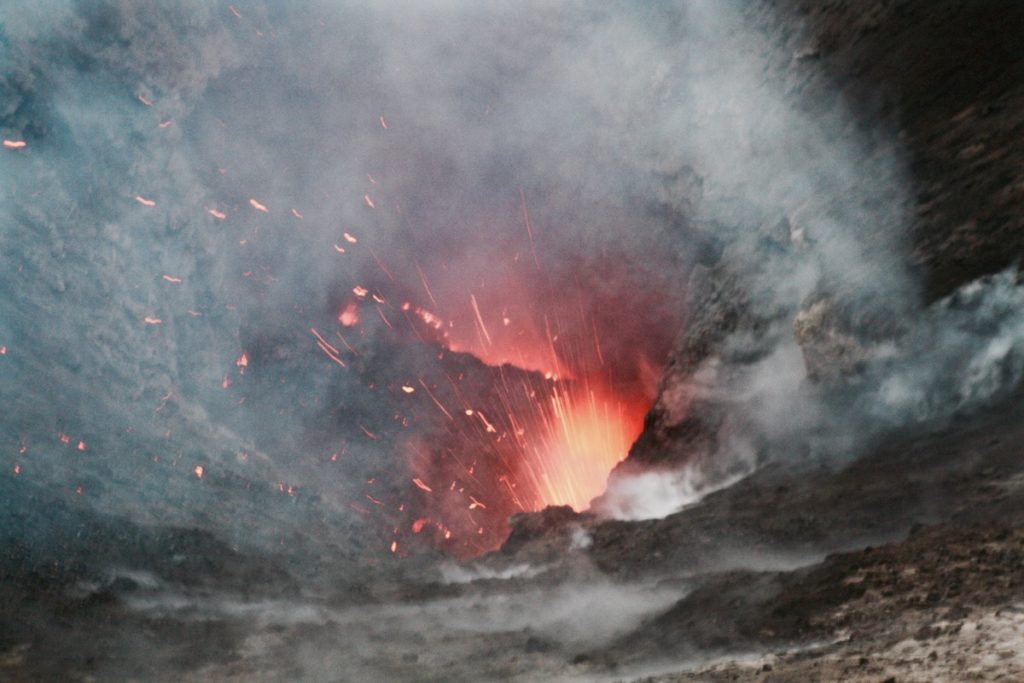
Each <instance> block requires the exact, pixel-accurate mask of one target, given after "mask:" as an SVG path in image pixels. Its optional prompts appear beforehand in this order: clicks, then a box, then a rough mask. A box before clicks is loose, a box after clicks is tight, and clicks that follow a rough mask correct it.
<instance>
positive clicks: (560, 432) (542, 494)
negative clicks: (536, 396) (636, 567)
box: [521, 386, 646, 510]
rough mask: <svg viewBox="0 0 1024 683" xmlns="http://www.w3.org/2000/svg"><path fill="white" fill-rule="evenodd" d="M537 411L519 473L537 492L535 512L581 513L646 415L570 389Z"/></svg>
mask: <svg viewBox="0 0 1024 683" xmlns="http://www.w3.org/2000/svg"><path fill="white" fill-rule="evenodd" d="M538 408H539V412H541V413H542V420H543V424H542V425H541V429H540V430H539V431H540V434H539V438H538V439H537V442H536V443H532V444H529V445H526V449H525V452H524V456H525V458H524V462H523V466H522V467H521V473H522V474H523V475H526V476H527V477H528V478H529V480H530V483H531V484H532V486H533V488H534V489H535V491H536V496H537V500H536V504H535V506H534V507H543V506H546V505H570V506H572V507H573V508H574V509H575V510H585V509H586V508H587V507H588V506H589V504H590V501H591V500H592V499H593V498H594V497H595V496H598V495H600V494H601V493H602V492H603V491H604V487H605V484H606V483H607V479H608V473H609V472H611V470H612V468H613V467H615V465H617V464H618V463H619V462H620V461H621V460H622V459H623V458H625V457H626V454H627V453H628V452H629V447H630V445H631V444H632V443H633V441H634V440H635V439H636V437H637V436H639V434H640V430H641V428H642V426H643V418H644V413H645V412H646V409H645V407H644V405H633V406H629V405H626V404H624V403H623V402H622V401H621V400H619V399H617V398H615V397H612V396H607V395H604V393H603V392H601V391H596V390H588V389H587V388H586V387H582V388H581V389H580V390H577V389H576V388H575V387H574V386H569V387H566V388H565V389H563V390H557V391H556V392H555V395H554V396H553V397H552V398H551V399H550V400H549V404H548V405H547V406H544V405H541V406H538Z"/></svg>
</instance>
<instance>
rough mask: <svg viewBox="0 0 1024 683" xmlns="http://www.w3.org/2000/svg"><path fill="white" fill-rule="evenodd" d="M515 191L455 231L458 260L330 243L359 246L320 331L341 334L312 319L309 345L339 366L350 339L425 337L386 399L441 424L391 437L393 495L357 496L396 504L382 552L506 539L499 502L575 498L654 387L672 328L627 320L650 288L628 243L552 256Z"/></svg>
mask: <svg viewBox="0 0 1024 683" xmlns="http://www.w3.org/2000/svg"><path fill="white" fill-rule="evenodd" d="M519 198H520V202H521V206H520V207H519V211H518V212H517V213H518V216H515V215H514V214H512V215H511V216H509V217H508V218H507V219H506V221H505V222H501V221H499V222H497V223H495V222H493V221H492V222H490V224H489V227H488V229H487V230H484V231H481V232H480V233H479V239H477V240H476V241H475V242H474V243H472V244H468V245H467V244H462V245H460V251H461V253H470V254H472V261H471V262H466V261H465V260H464V258H463V257H460V255H459V254H456V255H455V256H454V257H453V258H446V257H443V256H441V257H438V256H436V250H434V252H435V253H434V255H433V258H431V254H430V253H428V254H426V256H427V258H428V259H430V260H425V261H424V262H422V263H421V262H420V260H419V259H414V260H413V261H412V263H403V260H405V259H407V256H406V255H405V253H397V254H394V255H391V254H389V253H387V252H378V251H376V250H375V245H373V244H372V243H370V242H369V240H367V239H363V238H361V237H358V236H356V235H353V234H351V233H349V232H345V233H344V235H343V239H344V243H345V245H346V247H345V248H344V251H343V252H341V251H339V253H342V254H343V255H344V256H345V257H346V258H348V259H360V256H361V255H362V257H363V267H362V268H361V269H360V268H355V269H353V270H354V272H356V273H360V275H359V276H358V277H359V279H358V281H355V280H353V281H351V282H348V281H346V282H345V283H344V285H343V288H344V289H343V291H344V292H346V295H345V296H344V297H342V298H341V299H340V300H338V299H336V301H339V303H337V304H336V305H335V307H334V318H335V320H336V322H337V327H338V329H337V330H336V332H335V333H334V335H331V336H334V337H335V338H336V340H337V342H340V343H335V342H333V341H330V340H328V339H327V338H325V337H324V335H323V331H322V330H318V329H316V328H314V334H315V335H316V338H315V341H316V343H317V345H318V346H319V348H320V350H321V351H323V352H324V353H325V354H326V355H327V356H328V357H329V358H330V359H331V360H332V361H334V362H335V363H336V364H337V365H339V366H341V368H342V370H344V369H345V368H347V364H348V362H349V361H350V360H351V359H353V358H356V357H358V354H359V353H360V350H359V345H360V343H361V342H360V340H362V339H372V340H373V341H372V344H375V345H381V344H383V345H385V346H393V347H396V348H410V347H418V348H433V349H434V351H433V352H431V354H432V358H433V360H434V362H433V365H434V366H435V367H433V368H431V369H430V370H429V372H426V371H424V372H421V373H420V374H419V376H415V377H414V376H409V377H405V378H403V379H402V380H401V382H399V383H398V384H397V385H396V386H393V387H391V389H392V390H393V393H394V395H395V396H396V397H398V399H399V401H400V403H399V405H400V406H410V405H413V406H416V408H399V410H400V411H404V410H409V411H410V414H415V415H421V414H422V411H424V410H426V411H429V412H430V413H431V414H432V417H433V418H434V419H438V420H440V422H441V424H443V428H441V429H439V430H428V431H427V433H418V434H417V435H416V436H415V437H411V438H403V437H402V436H401V435H399V437H397V441H398V442H399V443H402V444H403V445H402V449H403V450H404V451H405V460H406V462H407V464H408V467H409V473H408V476H407V477H406V479H407V481H408V482H409V485H408V487H407V489H408V490H407V493H408V495H407V496H402V495H399V497H400V498H401V500H398V501H390V500H388V501H385V500H383V499H381V498H379V497H378V495H377V494H373V495H371V494H369V493H368V494H367V495H368V497H369V500H370V501H371V502H372V503H373V504H374V506H375V507H377V508H384V509H387V508H389V507H390V508H395V507H397V509H398V512H399V513H400V514H399V515H398V516H397V517H396V516H394V515H390V514H385V515H384V516H385V518H386V522H385V525H386V526H388V527H389V528H390V529H392V532H393V533H392V537H393V540H392V542H391V545H390V548H391V551H392V552H394V553H398V554H402V553H404V552H405V551H406V549H407V548H408V547H409V544H408V541H409V540H410V539H411V537H416V539H417V540H416V541H415V543H422V541H421V540H419V539H424V538H430V539H433V540H434V541H436V542H437V543H440V544H441V545H442V546H443V547H445V548H447V549H449V550H450V551H451V552H453V553H455V554H456V555H459V556H467V555H473V554H477V553H479V552H483V551H487V550H491V549H494V548H496V547H498V546H499V545H500V544H501V542H503V541H504V539H505V538H506V537H507V535H508V531H509V526H508V520H509V517H510V516H511V515H513V514H516V513H519V512H532V511H536V510H540V509H542V508H544V507H546V506H549V505H568V506H571V507H572V508H573V509H575V510H577V511H582V510H585V509H587V507H588V505H589V503H590V501H591V500H592V499H593V498H594V497H596V496H598V495H599V494H601V493H602V492H603V490H604V487H605V484H606V481H607V477H608V474H609V472H610V471H611V470H612V468H613V467H615V465H616V464H617V463H618V462H620V461H621V460H622V459H623V458H625V456H626V455H627V453H628V451H629V447H630V445H631V444H632V442H633V440H634V439H635V438H636V437H637V435H638V434H639V433H640V431H641V428H642V426H643V418H644V415H645V413H646V411H647V409H648V407H649V405H650V401H651V400H652V398H653V395H654V390H655V386H654V385H655V380H656V377H657V376H658V373H659V372H660V370H661V367H660V359H663V358H664V357H665V355H666V353H667V350H668V343H669V341H670V340H669V339H668V338H667V337H664V336H658V335H653V336H652V335H642V334H640V332H639V331H640V329H642V328H643V327H644V326H645V325H646V324H649V322H648V321H647V317H648V316H652V315H654V316H656V315H659V314H663V310H662V308H663V306H664V304H661V302H660V300H659V299H660V297H659V293H658V292H657V291H651V290H652V288H651V287H650V283H649V282H647V283H645V282H644V281H643V280H642V277H641V272H642V271H641V270H639V269H636V268H634V267H633V265H634V264H632V263H631V261H630V258H629V256H628V254H626V255H619V256H618V258H615V257H614V256H612V255H610V254H600V255H598V256H596V257H594V256H588V255H587V254H586V253H585V252H583V253H580V254H571V253H570V254H569V258H565V254H566V251H565V249H564V248H560V249H559V252H558V253H559V255H560V256H559V257H558V258H553V257H549V256H548V255H547V254H546V252H545V251H544V247H545V237H546V236H545V233H544V229H543V227H541V228H540V229H538V228H537V226H535V225H534V224H533V220H532V219H531V216H530V214H529V212H528V210H527V206H526V197H525V194H524V193H520V197H519ZM385 202H386V199H383V198H379V199H377V200H375V204H374V206H373V207H372V208H374V209H379V208H383V207H386V203H385ZM368 206H369V205H368ZM512 216H514V218H513V217H512ZM361 250H362V252H361ZM421 256H422V255H421ZM367 343H371V342H367ZM467 362H468V363H469V365H467ZM417 411H419V412H417ZM403 414H404V413H403ZM396 417H397V414H396ZM412 421H413V422H422V420H421V419H420V418H418V417H413V418H412ZM409 423H410V421H409V418H408V417H407V416H406V417H403V418H402V419H400V420H397V421H396V422H395V424H397V425H398V427H397V429H399V430H400V431H401V430H402V429H403V428H405V427H408V426H409ZM363 431H364V433H365V434H366V436H367V438H373V439H377V438H378V437H379V435H378V434H377V433H374V432H371V431H369V430H367V429H365V428H363ZM392 474H393V473H392ZM369 483H370V485H371V486H372V485H374V484H376V482H375V481H371V482H369ZM359 509H361V510H366V511H367V513H369V510H368V509H367V508H365V507H362V506H360V508H359Z"/></svg>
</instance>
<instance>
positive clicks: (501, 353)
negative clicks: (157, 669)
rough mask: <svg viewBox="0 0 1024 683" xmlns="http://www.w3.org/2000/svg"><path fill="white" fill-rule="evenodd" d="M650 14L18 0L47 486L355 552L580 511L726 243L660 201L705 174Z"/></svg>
mask: <svg viewBox="0 0 1024 683" xmlns="http://www.w3.org/2000/svg"><path fill="white" fill-rule="evenodd" d="M653 20H654V17H652V16H650V15H649V13H648V12H647V11H645V10H641V9H623V8H620V9H618V10H615V11H611V10H608V11H606V10H594V9H587V10H583V9H582V8H571V7H569V6H563V7H555V6H549V5H547V4H546V3H538V4H536V5H535V6H532V7H529V8H527V7H518V8H513V7H506V8H491V9H490V10H487V11H484V10H483V9H482V8H481V9H477V8H474V7H470V6H466V5H462V4H459V3H455V4H450V3H439V4H434V5H431V6H430V7H425V6H424V7H415V6H408V7H406V6H398V5H394V6H386V5H385V6H373V7H360V6H355V5H353V6H348V5H340V4H337V3H323V4H314V5H305V6H303V7H301V8H300V7H297V6H290V5H280V4H276V3H270V4H266V5H262V4H258V3H253V4H246V5H242V4H237V5H226V4H225V5H216V6H213V5H210V6H190V7H185V6H179V5H165V4H154V3H148V4H147V3H143V4H139V3H114V2H111V3H98V4H93V5H82V6H72V5H67V4H66V3H61V2H46V3H15V5H12V6H10V7H8V8H6V9H5V10H4V13H3V26H4V31H5V37H6V40H5V48H4V50H5V51H4V58H3V59H4V62H3V64H4V69H5V74H6V79H5V81H4V88H5V98H6V101H7V102H8V105H7V108H6V114H5V118H4V121H3V125H4V130H3V135H4V137H5V139H7V140H8V141H9V142H10V144H6V145H5V149H4V150H3V151H4V156H3V161H2V163H3V165H4V169H5V175H6V177H7V178H8V179H9V182H7V183H5V184H4V187H3V192H4V208H3V211H4V214H5V220H6V222H7V224H8V225H9V226H10V227H9V229H8V230H6V231H5V234H4V238H3V239H4V249H3V258H4V263H5V267H4V276H3V278H4V287H5V289H6V291H7V292H8V296H6V297H4V302H3V304H2V305H3V306H4V315H3V316H2V323H0V343H3V344H4V349H5V354H4V358H3V361H4V364H5V368H4V370H3V371H4V372H5V373H6V374H7V375H8V377H9V378H10V379H9V381H5V382H4V383H3V392H4V395H3V398H4V401H5V404H6V405H8V406H11V409H10V410H9V411H7V412H6V414H5V418H4V419H5V424H6V425H7V429H6V430H5V433H6V434H7V437H8V439H9V441H10V443H9V444H8V448H9V449H11V450H13V451H15V452H18V453H19V456H20V457H18V458H17V459H16V462H13V463H12V464H11V467H12V468H13V467H17V468H18V472H17V474H18V476H19V479H18V485H19V486H21V487H22V489H23V492H27V490H28V489H30V488H32V487H41V488H46V489H50V490H57V491H62V492H63V493H62V494H60V495H67V496H71V498H70V500H71V501H72V503H73V504H74V505H82V506H86V507H89V508H93V509H98V510H102V511H105V512H110V513H114V514H127V515H129V516H132V517H140V518H141V519H146V520H162V521H165V522H176V523H182V524H196V523H198V524H200V525H202V526H211V527H212V528H215V529H217V530H218V531H219V532H220V533H225V534H227V535H228V537H230V538H232V539H234V540H235V541H237V542H238V543H241V544H243V545H255V546H261V545H263V544H266V543H276V542H277V541H278V540H279V539H280V537H281V534H285V535H287V534H288V533H291V532H290V531H288V530H289V529H308V525H309V524H310V523H312V524H314V526H316V527H324V529H325V533H328V532H327V531H326V529H329V528H332V527H337V528H339V529H343V530H344V531H342V532H341V533H340V534H338V533H333V532H331V533H328V535H329V536H331V537H333V538H335V539H347V538H348V536H349V535H350V534H352V533H356V532H355V531H353V529H363V530H364V531H360V532H358V533H360V534H362V533H366V534H369V538H372V539H373V540H371V541H368V545H363V544H359V547H360V548H362V549H361V550H358V551H357V550H353V549H352V548H351V547H350V545H349V544H348V542H347V540H339V541H338V543H339V545H340V546H341V547H343V548H344V549H345V550H346V552H352V553H354V554H353V556H352V557H353V559H354V560H355V559H356V558H357V557H358V558H361V559H360V560H359V561H377V560H378V559H379V558H380V556H381V553H383V554H384V555H385V556H387V555H390V554H391V553H392V552H394V553H395V554H399V555H400V554H402V553H404V552H405V548H406V546H407V543H412V542H413V541H416V542H420V541H418V540H417V539H432V540H431V541H430V542H429V543H426V546H427V547H432V546H433V543H434V541H439V542H441V543H442V544H443V545H445V546H446V547H449V548H451V549H452V550H453V551H456V552H458V553H459V554H466V553H476V552H479V551H481V550H485V549H491V548H494V547H496V546H497V545H498V544H499V543H500V542H501V540H502V539H503V538H504V535H505V534H506V533H507V518H508V516H509V515H510V514H512V513H515V512H521V511H531V510H537V509H540V508H542V507H544V506H545V505H549V504H567V505H571V506H573V507H574V508H576V509H585V508H586V507H587V506H588V504H589V501H590V499H591V498H593V497H595V496H597V495H599V494H600V493H601V492H602V491H603V489H604V486H605V481H606V477H607V475H608V473H609V472H610V471H611V469H612V468H613V467H614V466H615V465H616V463H618V462H619V461H620V460H621V459H623V458H624V457H625V456H626V454H627V452H628V449H629V446H630V444H631V443H632V441H633V440H634V439H635V438H636V436H637V435H638V434H639V433H640V430H641V427H642V422H643V416H644V414H645V413H646V410H647V408H648V407H649V406H650V404H651V402H652V401H653V400H654V395H655V387H656V382H657V378H658V376H659V374H660V372H661V369H662V366H663V365H664V362H665V359H666V357H667V355H668V352H669V350H670V349H671V345H672V341H673V339H674V338H675V335H676V333H677V331H678V328H679V324H680V321H681V319H682V315H683V304H682V298H683V294H682V292H683V287H682V282H683V278H684V275H685V273H686V270H687V269H688V268H689V267H690V265H692V263H694V262H695V260H696V259H697V258H699V257H700V253H699V252H700V246H699V244H698V245H697V246H692V247H691V246H683V245H684V244H685V241H684V239H682V238H683V237H685V235H686V234H688V231H689V230H690V229H691V226H690V223H689V221H690V219H689V217H688V216H687V215H686V213H685V211H684V209H685V206H682V205H680V204H678V202H676V203H668V202H666V201H665V199H664V197H667V196H668V192H669V191H670V190H671V191H673V196H675V197H676V198H677V199H678V198H679V197H680V196H682V195H680V194H678V193H677V192H675V191H676V190H679V189H683V190H685V192H688V193H689V195H688V196H691V197H693V198H696V196H697V194H699V184H700V181H699V179H698V178H697V176H696V175H695V174H693V172H692V171H689V170H687V169H685V168H684V169H682V170H680V169H679V168H677V167H675V166H673V165H669V166H665V165H664V163H662V162H661V161H659V160H658V159H657V158H656V157H655V158H652V156H651V155H652V153H654V152H655V151H656V146H657V142H656V140H655V138H657V137H660V135H661V133H659V132H658V131H656V130H651V129H649V126H650V124H651V122H652V121H654V120H655V119H654V118H652V116H653V112H652V111H651V110H650V109H649V107H648V104H649V103H650V101H651V98H657V97H660V96H662V95H664V94H666V93H667V92H669V90H670V89H671V88H672V87H673V86H672V83H671V79H669V78H668V74H669V71H667V69H669V64H668V63H666V62H665V61H664V59H662V58H661V57H659V55H658V50H659V45H658V44H657V40H658V39H657V38H656V37H654V36H645V33H646V31H647V30H648V28H649V27H650V25H651V22H652V21H653ZM617 35H621V36H622V37H631V38H640V37H643V40H641V41H640V42H636V41H632V40H631V41H626V42H623V41H621V40H617V39H616V37H617ZM652 41H653V42H652ZM615 46H618V47H615ZM662 56H663V55H662ZM613 86H614V89H612V87H613ZM641 100H644V101H646V102H647V104H645V103H642V102H641ZM637 145H639V147H637ZM78 444H81V446H80V448H76V445H78ZM69 456H74V459H73V460H70V461H69V460H68V457H69ZM248 515H255V516H257V517H266V518H267V521H266V523H263V524H255V525H254V524H252V522H251V520H248V519H247V516H248ZM311 520H315V521H312V522H311ZM421 534H422V535H421ZM421 545H422V544H421ZM389 551H390V552H389Z"/></svg>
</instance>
